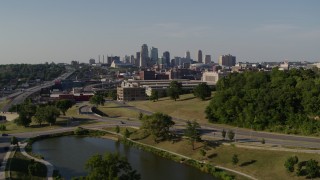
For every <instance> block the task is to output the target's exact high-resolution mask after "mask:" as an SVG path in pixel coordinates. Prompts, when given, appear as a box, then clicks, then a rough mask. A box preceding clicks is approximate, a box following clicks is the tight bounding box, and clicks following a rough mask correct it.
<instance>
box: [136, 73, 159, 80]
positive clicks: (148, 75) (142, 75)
mask: <svg viewBox="0 0 320 180" xmlns="http://www.w3.org/2000/svg"><path fill="white" fill-rule="evenodd" d="M155 74H156V73H155V72H154V71H140V73H139V75H140V80H155V78H156V76H155Z"/></svg>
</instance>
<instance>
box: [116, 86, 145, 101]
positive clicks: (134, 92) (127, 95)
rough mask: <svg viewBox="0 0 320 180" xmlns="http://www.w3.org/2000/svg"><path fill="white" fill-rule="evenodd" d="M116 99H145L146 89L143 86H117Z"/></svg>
mask: <svg viewBox="0 0 320 180" xmlns="http://www.w3.org/2000/svg"><path fill="white" fill-rule="evenodd" d="M117 100H118V101H135V100H146V89H145V88H144V87H118V88H117Z"/></svg>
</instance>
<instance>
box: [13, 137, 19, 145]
mask: <svg viewBox="0 0 320 180" xmlns="http://www.w3.org/2000/svg"><path fill="white" fill-rule="evenodd" d="M11 144H12V145H18V144H19V141H18V139H17V138H16V137H15V136H12V137H11Z"/></svg>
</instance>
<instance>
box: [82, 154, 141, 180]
mask: <svg viewBox="0 0 320 180" xmlns="http://www.w3.org/2000/svg"><path fill="white" fill-rule="evenodd" d="M85 167H86V169H87V170H88V171H89V173H88V175H87V177H86V179H105V180H116V179H119V180H139V179H141V176H140V175H139V174H138V173H137V172H136V171H135V170H133V169H132V167H131V165H130V164H129V163H128V161H127V159H126V158H125V157H120V156H119V155H118V154H111V153H106V154H105V155H104V156H102V155H94V156H92V157H91V158H89V160H88V161H87V162H86V166H85Z"/></svg>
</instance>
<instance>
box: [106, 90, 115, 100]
mask: <svg viewBox="0 0 320 180" xmlns="http://www.w3.org/2000/svg"><path fill="white" fill-rule="evenodd" d="M108 97H109V98H111V99H112V100H117V91H116V90H110V91H109V92H108Z"/></svg>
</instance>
